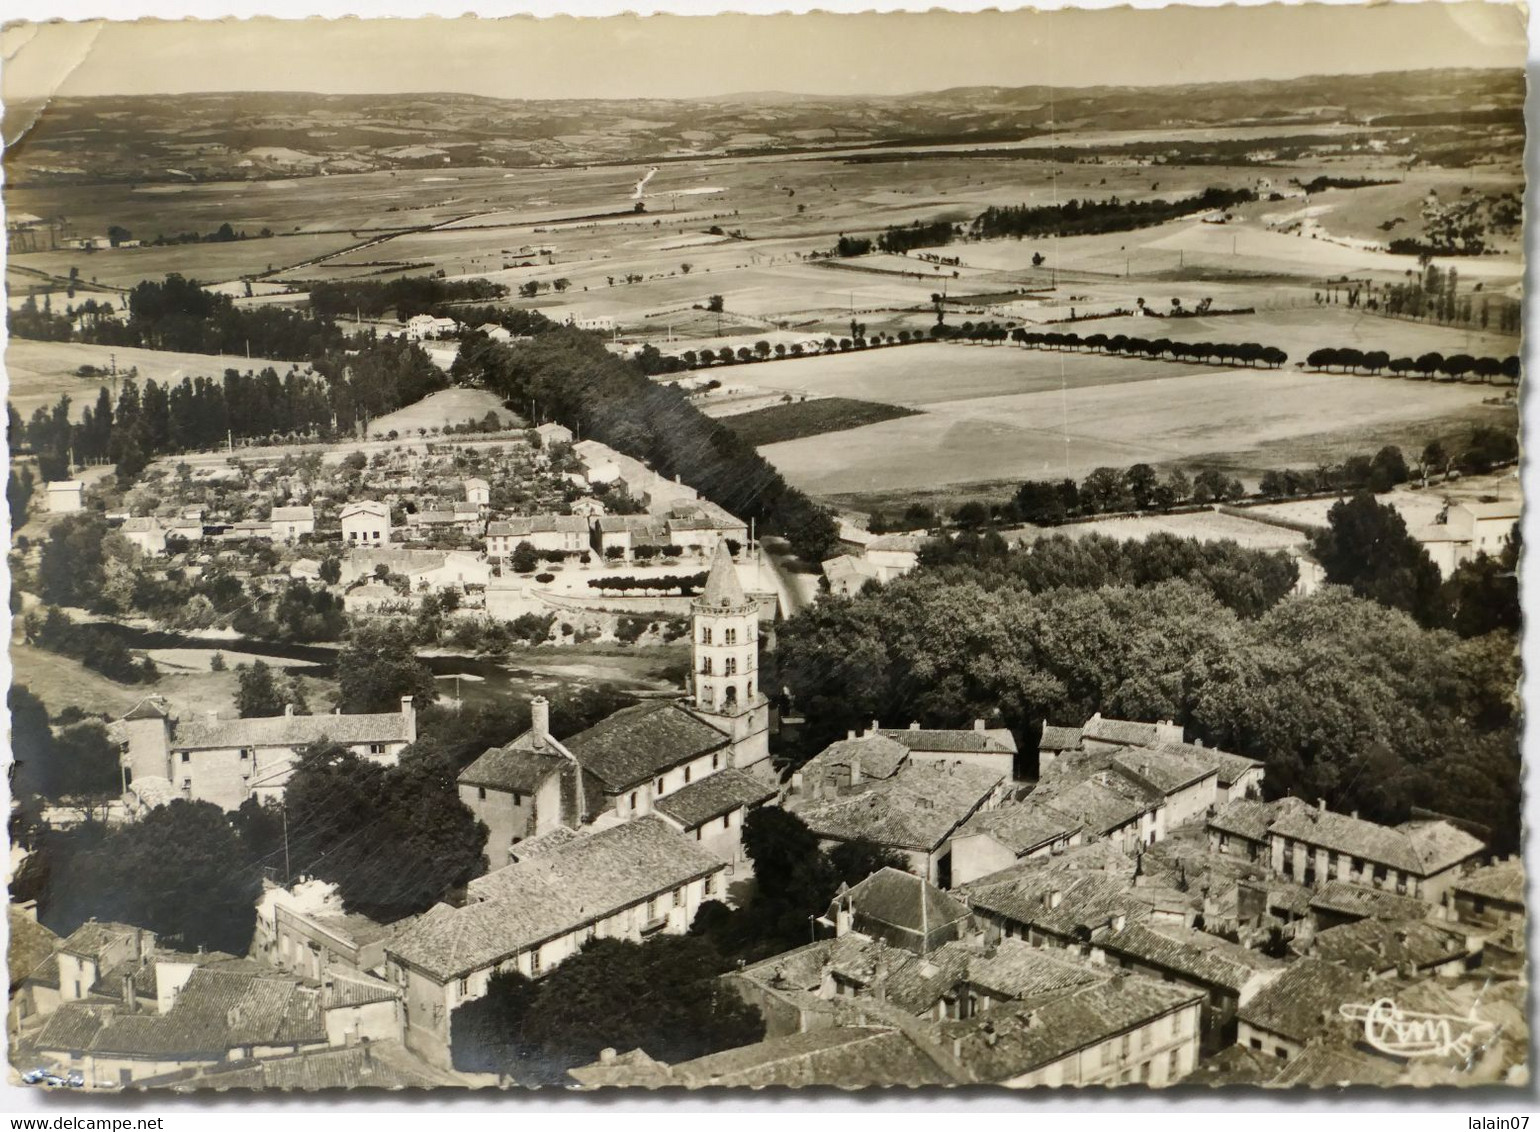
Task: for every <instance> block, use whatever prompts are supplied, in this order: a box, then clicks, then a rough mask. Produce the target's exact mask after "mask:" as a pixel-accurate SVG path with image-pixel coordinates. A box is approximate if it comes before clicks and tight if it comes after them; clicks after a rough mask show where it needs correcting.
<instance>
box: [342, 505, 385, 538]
mask: <svg viewBox="0 0 1540 1132" xmlns="http://www.w3.org/2000/svg"><path fill="white" fill-rule="evenodd" d="M342 541H343V543H344V545H346V546H389V545H390V508H389V507H388V506H386V505H385V504H384V503H381V502H379V501H378V500H374V499H361V500H358V501H357V502H355V503H349V504H347V505H346V506H345V507H343V509H342Z"/></svg>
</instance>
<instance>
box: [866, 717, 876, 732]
mask: <svg viewBox="0 0 1540 1132" xmlns="http://www.w3.org/2000/svg"><path fill="white" fill-rule="evenodd" d="M867 734H868V735H875V734H877V721H876V720H875V719H874V720H872V726H871V730H869V731H868V732H867Z"/></svg>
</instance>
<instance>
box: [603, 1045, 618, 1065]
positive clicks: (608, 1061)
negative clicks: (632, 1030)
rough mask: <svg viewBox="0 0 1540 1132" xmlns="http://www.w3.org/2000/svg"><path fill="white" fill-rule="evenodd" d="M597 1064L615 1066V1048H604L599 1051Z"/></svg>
mask: <svg viewBox="0 0 1540 1132" xmlns="http://www.w3.org/2000/svg"><path fill="white" fill-rule="evenodd" d="M599 1064H600V1065H614V1064H615V1047H614V1046H605V1047H604V1048H603V1049H601V1050H600V1051H599Z"/></svg>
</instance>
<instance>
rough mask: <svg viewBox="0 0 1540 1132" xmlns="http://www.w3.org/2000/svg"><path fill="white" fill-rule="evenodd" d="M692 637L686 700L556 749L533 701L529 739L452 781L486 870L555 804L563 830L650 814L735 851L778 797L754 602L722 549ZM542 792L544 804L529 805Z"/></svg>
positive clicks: (627, 717) (648, 707)
mask: <svg viewBox="0 0 1540 1132" xmlns="http://www.w3.org/2000/svg"><path fill="white" fill-rule="evenodd" d="M691 641H692V648H691V665H690V669H691V676H690V681H689V685H688V687H687V688H686V695H685V696H684V697H682V698H679V699H653V700H644V701H642V702H641V703H639V704H634V705H633V706H631V707H628V708H622V709H621V710H620V711H617V712H615V713H614V714H613V715H610V716H609V717H607V718H606V719H603V720H600V721H599V722H598V723H596V724H594V725H593V726H592V727H590V728H588V729H587V730H586V731H582V732H579V733H578V734H576V735H573V736H570V737H569V738H567V739H566V740H564V741H561V742H558V741H556V740H555V739H554V738H553V737H552V736H550V734H549V732H548V731H547V730H546V727H547V726H548V718H549V716H548V709H547V708H546V706H545V704H544V701H537V702H536V704H535V706H534V719H535V726H534V727H533V728H531V731H530V732H529V733H527V734H525V735H521V736H520V737H519V738H517V739H515V740H514V741H513V742H512V743H510V744H508V745H507V746H506V747H501V748H493V749H492V750H489V751H488V752H487V753H486V754H484V755H483V756H482V757H481V758H480V759H478V760H476V762H475V763H473V764H472V765H471V766H469V767H467V768H466V770H465V771H464V772H462V773H461V775H460V796H461V798H462V799H463V800H464V801H465V803H466V805H467V806H469V807H470V809H471V810H472V812H473V813H475V814H476V816H477V817H479V818H480V819H481V820H482V821H484V822H486V823H487V826H488V828H489V829H490V830H492V831H493V832H492V836H491V837H490V838H489V841H488V845H487V856H488V859H489V860H491V861H492V862H493V865H494V867H497V866H500V865H502V864H504V863H506V861H507V859H508V858H509V856H510V854H511V855H514V856H516V855H517V849H516V848H515V847H516V846H517V845H518V843H519V842H520V841H521V840H523V839H525V838H528V837H533V836H537V835H539V834H541V833H544V832H546V831H547V830H548V829H550V828H551V823H552V820H553V818H554V817H555V814H556V813H557V812H558V807H559V812H560V824H562V825H565V826H568V827H570V828H574V829H575V828H577V827H578V826H580V825H586V824H595V823H596V824H612V823H614V822H616V821H632V820H635V819H638V818H643V817H648V816H650V815H652V814H655V813H656V814H657V815H659V816H660V817H663V818H665V819H666V820H668V821H669V822H670V823H671V824H672V825H674V826H675V828H677V829H679V830H681V831H682V832H684V833H685V834H686V836H690V837H693V838H694V839H696V840H700V841H708V840H710V841H713V842H717V841H720V842H722V843H723V845H724V846H728V847H733V846H736V842H737V830H738V829H739V828H740V827H741V825H742V821H743V818H744V816H745V814H746V813H747V812H748V810H749V809H752V808H753V807H755V806H758V805H761V804H763V803H764V802H765V801H766V800H767V798H768V796H770V795H773V794H774V792H775V789H774V773H773V771H772V769H771V766H770V704H769V701H768V700H767V699H766V698H765V695H764V693H763V691H762V690H761V689H760V686H759V612H758V606H757V605H756V603H755V602H754V601H753V600H751V599H750V598H749V597H748V596H747V595H745V593H744V590H743V586H742V584H741V583H740V582H739V580H738V574H737V569H736V567H735V566H734V565H733V560H732V555H731V554H730V553H729V551H728V549H727V545H726V543H725V542H723V543H719V544H718V546H717V550H716V556H715V558H714V559H713V561H712V565H711V571H710V573H709V574H708V575H707V578H706V584H705V586H704V587H703V589H702V591H701V594H700V596H699V597H697V598H696V599H695V601H694V603H693V606H692V610H691ZM563 760H566V765H567V766H568V767H573V766H574V765H575V767H576V768H579V769H580V771H581V782H574V781H572V777H571V775H570V774H563V771H562V767H563ZM547 787H548V789H547ZM542 790H544V791H545V792H546V793H548V794H549V796H550V797H549V800H548V801H547V802H546V803H545V804H544V805H543V806H537V805H536V800H537V799H536V796H537V795H541V792H542ZM541 796H543V795H541ZM494 841H495V842H498V844H493V842H494ZM713 848H717V847H716V846H713ZM718 851H719V852H722V855H723V856H726V857H728V858H729V859H732V858H733V857H735V856H736V852H735V851H732V850H731V849H729V851H725V852H724V851H722V849H718Z"/></svg>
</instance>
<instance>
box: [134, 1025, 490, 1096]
mask: <svg viewBox="0 0 1540 1132" xmlns="http://www.w3.org/2000/svg"><path fill="white" fill-rule="evenodd" d="M329 1017H330V1016H329V1015H328V1018H329ZM463 1084H464V1081H463V1080H462V1079H460V1078H458V1077H456V1076H453V1075H451V1074H448V1073H444V1072H441V1071H436V1070H434V1069H432V1068H431V1067H430V1066H428V1065H425V1064H424V1063H423V1062H421V1061H419V1060H418V1059H417V1058H415V1057H413V1056H412V1055H411V1054H410V1053H408V1052H407V1051H406V1049H405V1048H404V1047H403V1046H402V1045H401V1043H400V1042H399V1041H370V1040H369V1039H368V1038H367V1037H364V1038H360V1039H359V1041H358V1044H357V1045H350V1046H343V1047H341V1048H338V1047H328V1048H325V1049H307V1050H303V1051H301V1052H300V1053H296V1054H290V1055H288V1056H286V1057H268V1058H262V1059H261V1060H257V1059H253V1058H244V1059H241V1060H239V1061H227V1062H221V1063H220V1064H218V1065H210V1066H192V1067H189V1068H186V1069H181V1070H177V1071H176V1072H174V1073H168V1074H166V1075H165V1076H163V1077H146V1078H143V1079H141V1080H139V1081H136V1082H135V1086H136V1087H137V1088H141V1089H172V1090H175V1091H178V1092H182V1091H188V1092H190V1091H193V1090H199V1091H201V1090H205V1089H212V1090H215V1091H218V1092H224V1091H225V1090H228V1089H251V1090H259V1089H272V1090H275V1091H277V1092H283V1093H293V1092H315V1091H316V1090H320V1089H327V1090H332V1089H435V1088H440V1089H441V1088H444V1087H445V1086H456V1085H463Z"/></svg>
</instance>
